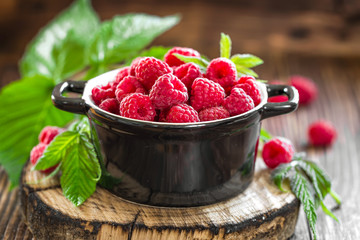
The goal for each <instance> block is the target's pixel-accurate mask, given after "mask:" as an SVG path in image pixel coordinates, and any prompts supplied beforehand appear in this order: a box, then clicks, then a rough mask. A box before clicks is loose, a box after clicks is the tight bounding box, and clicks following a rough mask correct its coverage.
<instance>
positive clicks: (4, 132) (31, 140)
mask: <svg viewBox="0 0 360 240" xmlns="http://www.w3.org/2000/svg"><path fill="white" fill-rule="evenodd" d="M54 86H55V85H54V82H53V81H52V80H51V79H48V78H46V77H43V76H33V77H28V78H24V79H22V80H18V81H15V82H12V83H10V84H9V85H7V86H5V87H4V88H2V89H1V92H0V116H1V118H0V142H1V145H0V164H1V165H3V167H4V168H5V170H6V172H7V173H8V176H9V178H10V181H11V182H12V184H13V185H17V184H18V182H19V179H20V174H21V170H22V166H23V165H24V163H25V162H26V161H27V160H28V158H29V153H30V150H31V149H32V147H34V146H35V145H36V144H37V143H38V134H39V133H40V131H41V129H42V128H43V127H44V126H48V125H50V126H64V125H65V124H66V123H68V122H69V121H70V120H71V119H73V117H74V115H73V114H70V113H66V112H63V111H60V110H58V109H57V108H55V107H54V106H53V104H52V102H51V92H52V89H53V88H54Z"/></svg>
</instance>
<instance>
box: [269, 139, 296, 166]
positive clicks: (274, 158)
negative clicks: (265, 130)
mask: <svg viewBox="0 0 360 240" xmlns="http://www.w3.org/2000/svg"><path fill="white" fill-rule="evenodd" d="M294 153H295V149H294V146H293V145H292V143H291V142H290V140H288V139H286V138H283V137H276V138H273V139H271V140H270V141H268V142H266V143H265V144H264V147H263V151H262V157H263V159H264V162H265V164H266V165H267V166H268V167H269V168H271V169H273V168H276V167H277V166H279V165H280V164H281V163H289V162H291V160H292V158H293V156H294Z"/></svg>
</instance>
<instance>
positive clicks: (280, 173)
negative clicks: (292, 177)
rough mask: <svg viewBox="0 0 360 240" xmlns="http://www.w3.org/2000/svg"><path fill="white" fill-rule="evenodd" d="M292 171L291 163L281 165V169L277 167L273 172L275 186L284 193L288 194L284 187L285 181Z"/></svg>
mask: <svg viewBox="0 0 360 240" xmlns="http://www.w3.org/2000/svg"><path fill="white" fill-rule="evenodd" d="M291 169H292V166H291V164H290V163H287V164H280V165H279V167H277V168H276V169H275V170H274V171H273V172H272V179H273V181H274V183H275V185H276V186H277V187H278V188H279V189H280V190H281V191H283V192H286V190H285V189H284V188H283V187H282V184H283V181H284V179H285V178H286V177H287V175H288V173H289V171H290V170H291Z"/></svg>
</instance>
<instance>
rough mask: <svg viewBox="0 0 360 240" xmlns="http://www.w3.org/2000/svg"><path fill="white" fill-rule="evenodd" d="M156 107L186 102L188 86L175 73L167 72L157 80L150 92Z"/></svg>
mask: <svg viewBox="0 0 360 240" xmlns="http://www.w3.org/2000/svg"><path fill="white" fill-rule="evenodd" d="M149 97H150V100H151V101H152V103H153V105H154V107H155V108H156V109H165V108H169V107H171V106H173V105H175V104H179V103H185V102H186V101H187V100H188V99H189V96H188V92H187V88H186V87H185V85H184V83H182V82H181V81H180V80H179V79H178V78H177V77H176V76H174V75H173V74H171V73H169V74H165V75H162V76H161V77H159V78H158V80H156V82H155V84H154V85H153V86H152V88H151V90H150V94H149Z"/></svg>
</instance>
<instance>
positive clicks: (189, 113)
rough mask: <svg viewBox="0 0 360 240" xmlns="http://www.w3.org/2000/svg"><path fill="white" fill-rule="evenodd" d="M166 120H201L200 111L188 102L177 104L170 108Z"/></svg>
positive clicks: (180, 121)
mask: <svg viewBox="0 0 360 240" xmlns="http://www.w3.org/2000/svg"><path fill="white" fill-rule="evenodd" d="M166 122H171V123H188V122H200V119H199V115H198V112H197V111H195V109H194V108H193V107H191V106H189V105H187V104H177V105H174V106H173V107H171V108H170V110H169V111H168V112H167V115H166Z"/></svg>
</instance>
